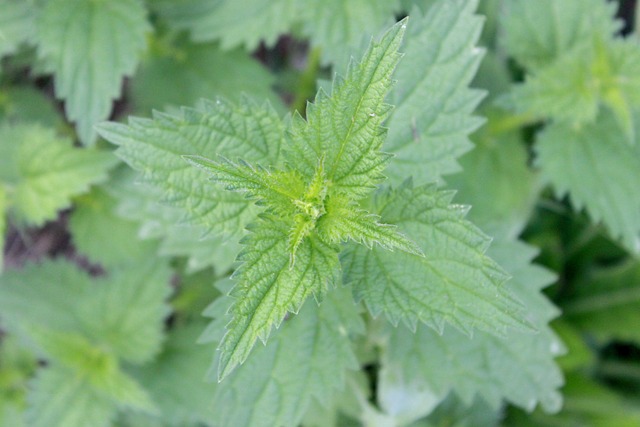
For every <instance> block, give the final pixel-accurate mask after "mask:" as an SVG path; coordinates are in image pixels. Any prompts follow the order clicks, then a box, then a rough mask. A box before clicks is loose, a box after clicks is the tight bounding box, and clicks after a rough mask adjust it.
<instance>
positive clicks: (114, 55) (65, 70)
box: [37, 0, 150, 145]
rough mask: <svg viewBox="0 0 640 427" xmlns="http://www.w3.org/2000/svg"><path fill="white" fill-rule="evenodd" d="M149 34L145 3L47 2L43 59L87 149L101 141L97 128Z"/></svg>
mask: <svg viewBox="0 0 640 427" xmlns="http://www.w3.org/2000/svg"><path fill="white" fill-rule="evenodd" d="M149 31H150V26H149V24H148V22H147V20H146V11H145V8H144V5H143V3H142V2H141V1H140V0H111V1H86V2H77V1H76V0H52V1H49V2H47V3H46V5H45V7H44V9H43V10H42V12H41V14H40V16H39V19H38V34H37V40H38V49H39V55H40V57H41V58H42V59H43V61H44V64H45V70H46V71H47V72H50V73H53V74H54V77H55V81H54V83H55V92H56V96H57V97H59V98H62V99H64V100H65V111H66V114H67V117H68V118H69V119H70V120H71V121H73V122H76V127H77V130H78V136H79V138H80V140H81V141H82V142H83V143H84V144H87V145H90V144H93V143H94V142H95V138H96V135H95V131H94V130H93V126H94V125H95V124H96V123H98V122H99V121H101V120H104V119H106V118H107V117H108V116H109V113H110V112H111V104H112V102H113V100H114V99H115V98H117V97H118V96H119V95H120V92H121V86H122V78H123V77H124V76H127V75H131V74H132V73H133V71H134V69H135V67H136V65H137V62H138V57H139V56H140V53H141V52H142V51H143V50H144V49H145V44H146V40H145V34H146V33H147V32H149Z"/></svg>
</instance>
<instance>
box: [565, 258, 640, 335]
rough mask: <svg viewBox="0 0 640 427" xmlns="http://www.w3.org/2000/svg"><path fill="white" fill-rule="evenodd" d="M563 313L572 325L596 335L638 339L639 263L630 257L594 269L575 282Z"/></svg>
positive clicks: (639, 318) (639, 304)
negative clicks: (586, 276) (623, 261)
mask: <svg viewBox="0 0 640 427" xmlns="http://www.w3.org/2000/svg"><path fill="white" fill-rule="evenodd" d="M562 308H563V313H564V314H565V315H566V317H567V319H568V320H570V321H571V323H572V324H573V325H576V326H577V327H579V328H580V329H581V330H583V331H585V332H587V333H589V334H590V335H593V336H595V337H597V338H598V339H599V340H600V341H601V342H609V341H610V340H621V341H634V342H638V343H640V331H638V328H637V327H636V325H638V322H640V310H639V308H640V263H639V262H638V261H637V260H629V261H627V262H625V263H623V264H621V265H618V266H614V267H607V268H602V269H598V270H596V271H594V272H593V273H591V274H590V275H589V277H588V278H587V279H586V280H584V281H583V282H581V283H580V286H575V287H574V290H573V292H572V293H571V295H570V299H569V300H568V302H567V303H566V304H564V305H563V307H562Z"/></svg>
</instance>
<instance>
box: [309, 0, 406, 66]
mask: <svg viewBox="0 0 640 427" xmlns="http://www.w3.org/2000/svg"><path fill="white" fill-rule="evenodd" d="M297 6H298V8H299V10H300V12H299V19H300V20H302V32H303V34H305V35H306V36H308V37H309V39H310V41H311V45H312V46H314V47H316V46H317V47H318V48H319V49H320V50H321V52H322V60H323V62H325V63H328V62H333V63H337V64H346V63H347V62H348V59H349V56H348V55H349V54H350V53H352V51H353V50H355V49H357V48H359V47H360V46H361V45H362V44H363V42H366V41H368V40H367V39H368V38H369V37H370V36H371V35H375V34H377V32H378V31H379V30H380V28H386V27H387V26H389V25H391V24H392V22H393V18H394V15H395V13H396V12H399V9H400V5H399V2H398V0H352V1H348V2H344V1H341V0H311V1H308V0H307V1H298V2H297Z"/></svg>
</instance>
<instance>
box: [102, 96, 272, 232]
mask: <svg viewBox="0 0 640 427" xmlns="http://www.w3.org/2000/svg"><path fill="white" fill-rule="evenodd" d="M98 131H99V132H100V134H101V135H102V136H103V137H104V138H105V139H107V140H109V141H111V142H113V143H115V144H118V145H119V146H120V147H119V149H118V151H117V154H118V155H119V156H120V157H122V158H123V159H124V160H125V161H126V162H127V163H129V164H130V165H131V166H132V167H133V168H134V169H137V170H138V171H141V172H143V177H144V179H145V181H146V182H149V183H150V184H152V185H153V186H155V187H157V188H160V189H161V190H162V192H163V193H164V194H165V198H166V199H167V200H168V201H171V202H173V204H175V205H179V207H180V209H181V210H182V211H183V212H184V214H185V216H186V218H187V219H188V220H189V221H190V222H192V223H195V224H199V225H202V226H204V229H205V230H206V231H216V232H228V233H239V232H241V231H242V230H243V229H244V227H245V226H246V224H247V223H248V222H249V221H250V220H251V219H253V218H254V217H255V215H256V212H257V210H256V209H255V208H254V207H253V204H252V203H250V202H248V201H247V200H246V199H243V197H242V196H241V195H239V194H234V193H230V192H225V191H224V190H223V189H219V188H216V186H215V185H213V184H212V183H211V182H209V180H208V174H207V173H206V172H205V171H203V170H200V169H197V168H194V167H192V166H191V165H189V164H188V163H187V162H185V161H184V159H183V158H182V156H183V155H193V154H197V155H200V156H203V157H207V158H216V157H217V155H218V153H224V155H225V156H226V157H228V158H238V157H242V158H243V159H244V160H246V161H249V162H253V161H260V162H262V164H265V165H273V164H275V163H277V160H278V158H279V151H280V143H281V141H282V139H283V138H284V129H283V126H282V123H281V121H280V118H279V117H278V115H277V114H276V113H275V111H273V109H271V108H270V107H268V106H258V105H256V104H254V103H252V102H250V101H248V100H245V101H243V102H242V103H241V104H240V105H239V106H234V105H232V104H230V103H228V102H225V101H222V100H220V101H217V102H215V103H213V102H205V103H204V104H203V105H202V106H201V107H200V109H197V110H196V109H184V110H182V114H180V115H179V116H171V115H168V114H161V113H156V114H155V115H154V119H153V120H148V119H131V120H130V122H129V125H123V124H118V123H103V124H101V125H100V126H99V127H98Z"/></svg>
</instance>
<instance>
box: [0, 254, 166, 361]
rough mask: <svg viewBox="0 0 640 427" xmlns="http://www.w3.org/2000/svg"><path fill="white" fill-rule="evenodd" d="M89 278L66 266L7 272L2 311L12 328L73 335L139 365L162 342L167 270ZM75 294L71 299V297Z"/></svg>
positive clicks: (150, 267) (0, 281) (1, 285)
mask: <svg viewBox="0 0 640 427" xmlns="http://www.w3.org/2000/svg"><path fill="white" fill-rule="evenodd" d="M110 273H111V274H110V276H109V277H107V278H100V279H96V278H94V279H92V278H91V277H89V276H88V275H87V274H86V273H83V272H80V271H79V270H78V269H77V268H76V267H75V266H73V265H72V264H70V263H68V262H64V261H49V262H44V263H42V264H40V265H37V266H28V267H25V268H24V269H23V270H21V271H20V272H16V271H9V272H6V273H5V274H3V275H2V276H1V277H0V296H1V298H0V311H1V312H2V314H3V318H4V319H6V320H7V321H9V322H10V323H9V325H10V326H11V327H12V328H11V329H12V330H13V329H15V330H18V331H22V332H23V333H26V334H27V335H28V336H30V337H31V338H34V339H36V341H38V339H40V338H41V337H42V336H43V335H44V334H43V333H39V332H38V331H39V330H41V329H44V330H45V331H61V332H68V333H72V332H73V333H77V334H80V335H81V336H84V337H85V338H86V339H88V340H90V341H91V342H94V343H96V344H98V345H100V346H102V347H103V348H108V349H109V350H110V351H113V352H114V353H115V354H116V355H118V356H119V357H121V358H123V359H124V360H127V361H130V362H132V363H142V362H144V361H147V360H149V359H150V358H151V357H152V356H153V355H154V354H155V353H156V352H157V351H158V350H159V347H160V344H161V340H162V338H163V329H164V318H165V317H166V315H167V314H168V306H167V305H166V304H165V299H166V298H167V296H168V294H169V292H170V287H169V278H170V273H171V272H170V270H169V269H168V268H167V267H166V266H163V265H161V264H159V263H157V262H147V263H142V264H140V265H137V266H135V267H132V268H127V269H120V270H113V271H111V272H110ZM69 295H73V298H69Z"/></svg>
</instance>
